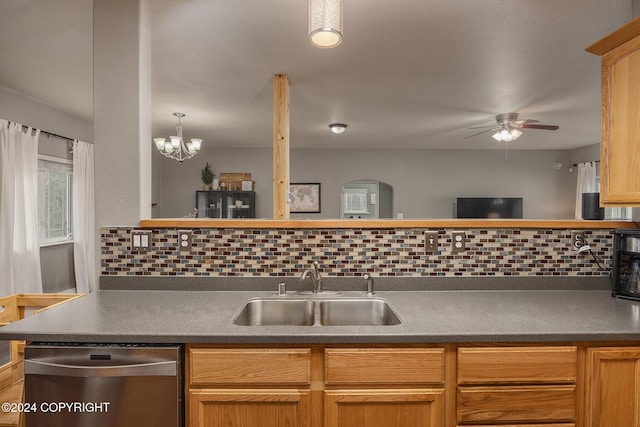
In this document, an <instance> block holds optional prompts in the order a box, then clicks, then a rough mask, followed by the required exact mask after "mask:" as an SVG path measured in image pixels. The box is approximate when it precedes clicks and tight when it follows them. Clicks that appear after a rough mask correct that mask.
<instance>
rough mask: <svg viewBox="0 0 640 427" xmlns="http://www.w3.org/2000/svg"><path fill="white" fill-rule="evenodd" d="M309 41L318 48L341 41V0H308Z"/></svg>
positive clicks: (334, 44)
mask: <svg viewBox="0 0 640 427" xmlns="http://www.w3.org/2000/svg"><path fill="white" fill-rule="evenodd" d="M309 41H310V42H311V44H312V45H314V46H315V47H319V48H331V47H336V46H338V45H339V44H340V43H341V42H342V0H309Z"/></svg>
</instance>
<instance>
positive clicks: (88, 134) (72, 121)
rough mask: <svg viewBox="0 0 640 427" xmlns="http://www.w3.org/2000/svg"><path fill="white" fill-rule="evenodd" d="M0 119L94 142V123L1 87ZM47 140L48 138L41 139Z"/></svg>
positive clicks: (86, 118)
mask: <svg viewBox="0 0 640 427" xmlns="http://www.w3.org/2000/svg"><path fill="white" fill-rule="evenodd" d="M0 118H3V119H5V120H11V121H12V122H17V123H20V124H23V125H25V126H31V127H34V128H38V129H41V130H46V131H49V132H52V133H55V134H58V135H62V136H66V137H68V138H73V139H79V140H82V141H86V142H93V121H92V120H91V119H90V118H88V117H79V116H75V115H72V114H69V113H66V112H64V111H62V110H60V109H58V108H56V106H54V105H46V104H43V103H41V102H39V101H37V100H35V99H32V98H27V97H25V96H23V95H20V94H17V93H15V92H12V91H10V90H8V89H6V88H3V87H0ZM41 138H46V137H41Z"/></svg>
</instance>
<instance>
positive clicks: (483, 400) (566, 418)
mask: <svg viewBox="0 0 640 427" xmlns="http://www.w3.org/2000/svg"><path fill="white" fill-rule="evenodd" d="M457 394H458V405H457V419H458V423H460V424H504V423H527V422H528V423H552V422H556V423H562V422H565V423H570V422H573V421H575V407H576V393H575V387H574V386H571V385H566V386H499V387H459V388H458V393H457Z"/></svg>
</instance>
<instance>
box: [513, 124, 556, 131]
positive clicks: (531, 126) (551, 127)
mask: <svg viewBox="0 0 640 427" xmlns="http://www.w3.org/2000/svg"><path fill="white" fill-rule="evenodd" d="M520 127H521V128H525V129H542V130H556V129H559V128H560V126H558V125H535V124H526V123H525V124H522V125H520Z"/></svg>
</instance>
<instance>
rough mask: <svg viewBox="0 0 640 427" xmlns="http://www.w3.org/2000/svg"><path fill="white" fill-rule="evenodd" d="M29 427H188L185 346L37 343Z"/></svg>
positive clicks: (28, 369)
mask: <svg viewBox="0 0 640 427" xmlns="http://www.w3.org/2000/svg"><path fill="white" fill-rule="evenodd" d="M24 373H25V402H24V412H25V427H63V426H64V427H116V426H117V427H145V426H153V427H182V426H183V424H184V417H183V413H184V410H183V387H182V347H181V346H180V345H173V344H172V345H157V344H118V345H109V344H75V343H32V344H30V345H27V346H26V347H25V359H24Z"/></svg>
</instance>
